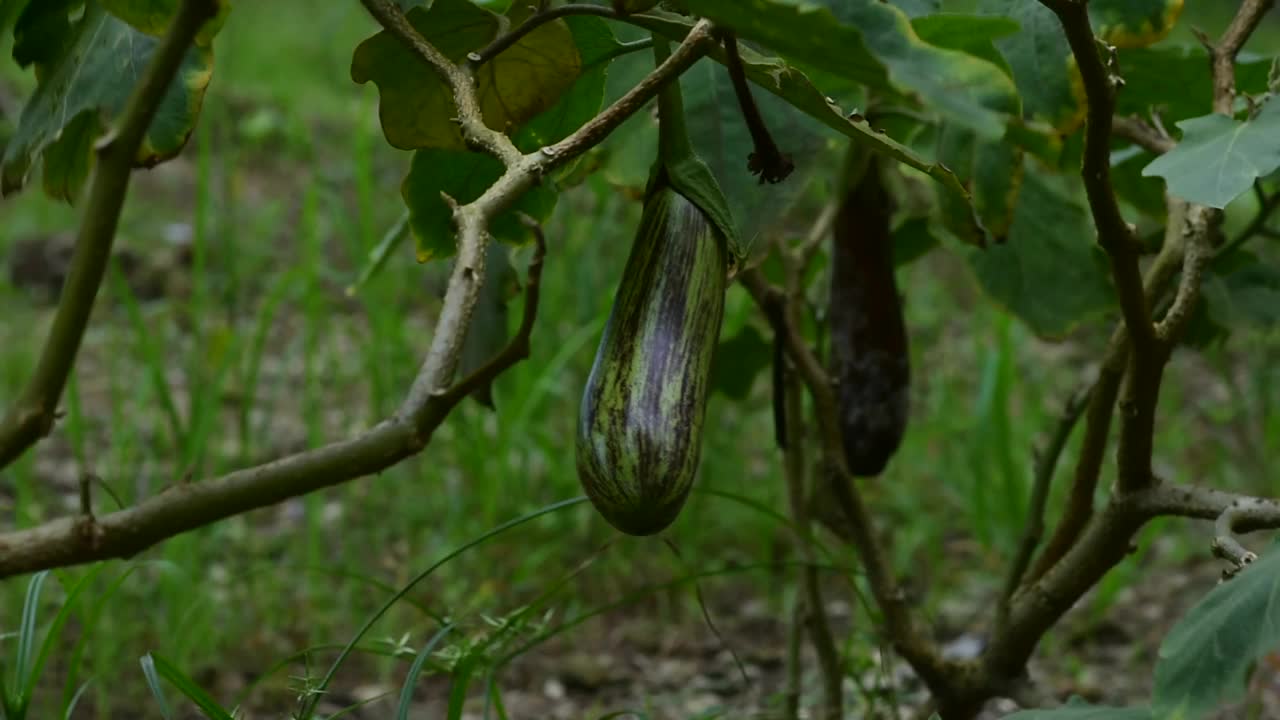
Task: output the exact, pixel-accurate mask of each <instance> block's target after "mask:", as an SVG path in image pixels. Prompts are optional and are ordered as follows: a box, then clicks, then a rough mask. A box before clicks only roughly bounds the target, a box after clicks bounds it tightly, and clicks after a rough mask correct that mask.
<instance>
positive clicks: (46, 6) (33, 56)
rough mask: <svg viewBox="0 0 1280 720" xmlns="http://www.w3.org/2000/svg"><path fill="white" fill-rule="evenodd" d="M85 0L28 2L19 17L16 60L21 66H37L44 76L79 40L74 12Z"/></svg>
mask: <svg viewBox="0 0 1280 720" xmlns="http://www.w3.org/2000/svg"><path fill="white" fill-rule="evenodd" d="M83 4H84V0H46V1H45V2H42V3H36V4H34V5H27V6H26V7H25V9H24V10H23V11H22V12H21V13H20V14H18V15H16V17H15V22H14V25H13V60H14V62H16V63H18V65H19V66H20V67H27V66H28V65H34V66H35V70H36V75H37V76H38V77H42V76H43V74H44V73H45V72H46V71H47V70H48V69H49V67H51V66H52V65H54V64H56V63H57V62H58V59H59V58H61V57H62V55H63V54H64V53H65V52H66V49H67V48H68V47H69V46H70V45H71V43H72V42H74V40H75V25H74V23H72V21H71V14H72V12H73V11H75V10H76V9H77V8H79V7H80V6H81V5H83Z"/></svg>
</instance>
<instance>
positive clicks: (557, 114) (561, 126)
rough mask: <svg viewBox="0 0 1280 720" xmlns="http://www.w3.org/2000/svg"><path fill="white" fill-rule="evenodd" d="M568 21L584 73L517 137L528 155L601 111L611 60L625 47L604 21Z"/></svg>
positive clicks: (576, 18)
mask: <svg viewBox="0 0 1280 720" xmlns="http://www.w3.org/2000/svg"><path fill="white" fill-rule="evenodd" d="M565 22H566V23H567V24H568V26H569V31H570V32H571V33H572V35H573V42H574V44H575V45H576V46H577V48H578V54H579V56H580V58H581V62H582V74H581V75H579V76H578V77H577V78H576V79H575V80H574V82H573V85H572V86H571V87H570V88H569V89H568V91H566V92H565V93H564V94H563V96H561V98H560V99H559V100H558V101H557V102H556V104H555V105H553V106H551V107H550V108H549V109H547V110H546V111H545V112H542V113H540V114H538V115H537V116H536V117H534V118H533V119H532V120H530V121H529V123H528V124H527V125H525V126H524V127H523V128H522V129H521V130H520V132H519V133H518V134H517V136H516V144H517V145H518V146H519V147H520V149H521V150H524V151H525V152H531V151H533V150H536V149H537V148H540V147H543V146H545V145H551V144H552V143H555V142H559V141H560V140H563V139H564V138H565V137H567V136H568V135H569V134H570V133H572V132H573V131H574V130H577V129H578V128H579V127H581V126H582V124H583V123H585V122H587V121H588V120H590V119H591V118H593V117H595V115H596V113H598V112H600V107H601V106H602V105H603V104H604V89H605V82H606V80H607V78H608V74H609V66H610V64H611V63H610V61H611V60H612V59H613V58H614V56H615V55H616V53H617V52H618V50H619V49H620V48H621V47H622V45H621V43H619V42H618V39H617V38H616V37H614V35H613V31H611V30H610V29H609V24H608V23H606V22H605V21H604V20H603V19H602V18H598V17H590V16H585V17H570V18H566V19H565Z"/></svg>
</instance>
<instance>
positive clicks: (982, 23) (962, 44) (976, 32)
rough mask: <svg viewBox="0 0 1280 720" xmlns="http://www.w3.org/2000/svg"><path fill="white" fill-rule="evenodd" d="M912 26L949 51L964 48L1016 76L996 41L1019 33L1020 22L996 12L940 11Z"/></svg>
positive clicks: (1007, 73) (931, 41)
mask: <svg viewBox="0 0 1280 720" xmlns="http://www.w3.org/2000/svg"><path fill="white" fill-rule="evenodd" d="M911 27H912V29H914V30H915V31H916V34H917V35H919V36H920V39H921V40H923V41H925V42H927V43H929V44H930V45H936V46H938V47H940V48H946V49H948V50H960V51H963V52H966V53H969V54H970V55H973V56H975V57H978V58H981V59H983V60H986V61H987V62H989V63H991V64H993V65H995V66H996V67H998V68H1000V69H1002V70H1004V71H1005V74H1006V75H1009V76H1010V77H1012V70H1011V69H1010V68H1009V65H1008V63H1007V62H1005V59H1004V57H1003V56H1002V55H1000V52H999V51H998V50H996V48H995V45H994V44H993V43H994V41H995V40H998V39H999V38H1002V37H1006V36H1009V35H1012V34H1014V33H1016V32H1018V29H1019V26H1018V23H1017V22H1015V21H1014V20H1011V19H1009V18H1006V17H997V16H995V15H966V14H962V13H938V14H935V15H925V16H923V17H917V18H914V19H912V21H911Z"/></svg>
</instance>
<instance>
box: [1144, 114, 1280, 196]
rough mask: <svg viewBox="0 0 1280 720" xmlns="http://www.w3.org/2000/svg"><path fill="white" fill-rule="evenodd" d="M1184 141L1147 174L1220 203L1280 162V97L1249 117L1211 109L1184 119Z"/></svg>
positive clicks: (1171, 187)
mask: <svg viewBox="0 0 1280 720" xmlns="http://www.w3.org/2000/svg"><path fill="white" fill-rule="evenodd" d="M1178 127H1179V128H1180V129H1181V130H1182V141H1181V142H1179V143H1178V146H1177V147H1175V148H1174V149H1172V150H1170V151H1169V152H1167V153H1165V154H1164V155H1162V156H1160V157H1158V158H1156V159H1155V160H1154V161H1153V162H1152V163H1151V164H1150V165H1148V166H1147V167H1146V168H1145V169H1144V170H1143V171H1142V174H1143V175H1146V176H1151V175H1156V176H1159V177H1163V178H1164V179H1165V181H1166V182H1167V183H1168V186H1169V192H1171V193H1173V194H1174V195H1177V196H1178V197H1181V198H1183V199H1185V200H1190V201H1191V202H1196V203H1201V204H1203V205H1208V206H1210V207H1215V208H1224V207H1226V206H1227V203H1229V202H1231V201H1232V200H1234V199H1235V198H1236V197H1238V196H1239V195H1240V194H1242V193H1244V192H1245V191H1246V190H1248V189H1249V188H1250V187H1251V186H1252V185H1253V181H1254V180H1256V179H1258V178H1259V177H1262V176H1264V175H1268V174H1270V173H1271V172H1272V171H1274V170H1275V169H1276V168H1277V167H1280V103H1277V102H1269V103H1267V104H1265V105H1263V106H1262V110H1261V112H1259V113H1258V116H1257V117H1255V118H1253V119H1251V120H1247V121H1240V120H1235V119H1234V118H1229V117H1227V116H1225V115H1219V114H1217V113H1210V114H1209V115H1204V116H1202V117H1198V118H1192V119H1190V120H1183V121H1182V122H1180V123H1178Z"/></svg>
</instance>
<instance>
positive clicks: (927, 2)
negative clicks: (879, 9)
mask: <svg viewBox="0 0 1280 720" xmlns="http://www.w3.org/2000/svg"><path fill="white" fill-rule="evenodd" d="M889 4H890V5H893V6H895V7H897V8H898V9H899V10H901V11H902V12H904V13H906V14H907V17H909V18H912V19H914V18H918V17H920V16H921V15H928V14H930V13H936V12H938V11H940V10H941V9H942V0H892V2H890V3H889Z"/></svg>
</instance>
